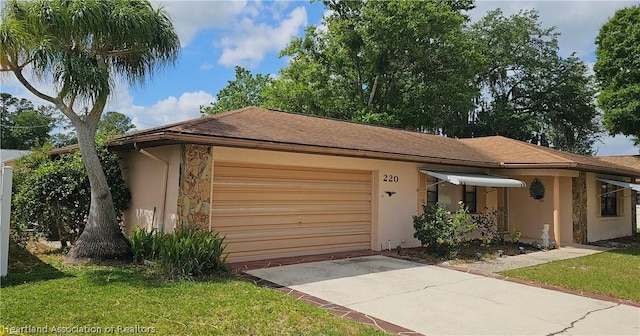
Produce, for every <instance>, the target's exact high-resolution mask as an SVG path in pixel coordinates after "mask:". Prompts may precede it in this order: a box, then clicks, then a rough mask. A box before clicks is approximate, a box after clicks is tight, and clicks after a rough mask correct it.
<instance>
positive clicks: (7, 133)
mask: <svg viewBox="0 0 640 336" xmlns="http://www.w3.org/2000/svg"><path fill="white" fill-rule="evenodd" d="M0 119H1V120H0V127H1V128H0V140H1V142H0V147H2V148H6V149H31V148H32V147H38V146H42V145H44V144H45V142H47V141H49V140H50V134H49V133H50V132H51V131H52V130H53V128H54V126H55V124H56V118H55V113H54V107H52V106H39V107H35V106H34V105H33V103H32V102H31V101H29V100H27V99H24V98H16V97H14V96H12V95H11V94H8V93H0Z"/></svg>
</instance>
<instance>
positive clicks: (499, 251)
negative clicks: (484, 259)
mask: <svg viewBox="0 0 640 336" xmlns="http://www.w3.org/2000/svg"><path fill="white" fill-rule="evenodd" d="M503 253H504V251H503V250H498V257H500V258H502V254H503Z"/></svg>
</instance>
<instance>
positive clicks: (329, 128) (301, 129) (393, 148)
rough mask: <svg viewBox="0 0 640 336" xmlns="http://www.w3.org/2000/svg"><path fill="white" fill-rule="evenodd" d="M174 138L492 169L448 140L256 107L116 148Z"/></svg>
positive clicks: (159, 130)
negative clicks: (146, 140)
mask: <svg viewBox="0 0 640 336" xmlns="http://www.w3.org/2000/svg"><path fill="white" fill-rule="evenodd" d="M178 138H183V139H184V140H187V139H188V141H189V142H193V141H196V142H202V143H211V144H215V143H217V142H218V141H220V140H236V141H240V142H235V144H237V145H238V146H240V147H261V148H266V147H269V145H280V146H282V145H292V146H295V147H296V149H295V150H302V149H303V148H302V147H305V148H307V149H308V150H307V151H308V152H316V151H318V150H319V149H321V148H324V149H332V150H338V151H343V154H344V155H350V156H367V157H378V156H381V155H383V154H397V155H403V156H409V157H413V158H414V159H415V160H418V161H424V162H440V161H442V160H446V161H447V162H449V163H451V162H450V161H457V162H460V163H463V162H464V163H466V164H469V165H475V166H488V167H489V166H496V163H495V160H492V159H491V158H488V157H486V156H484V155H482V154H480V153H478V152H477V151H475V150H473V149H471V148H469V147H468V146H465V145H464V144H462V143H460V142H459V141H457V140H456V139H452V138H446V137H443V136H438V135H430V134H423V133H418V132H411V131H405V130H399V129H391V128H386V127H378V126H371V125H364V124H358V123H352V122H345V121H341V120H334V119H327V118H320V117H315V116H310V115H302V114H295V113H286V112H279V111H273V110H267V109H263V108H257V107H247V108H243V109H240V110H236V111H230V112H225V113H221V114H217V115H212V116H208V117H204V118H199V119H194V120H189V121H185V122H181V123H176V124H172V125H167V126H162V127H156V128H153V129H149V130H143V131H139V132H134V133H131V134H128V135H125V136H123V137H121V138H118V139H116V142H121V143H123V144H126V143H132V142H136V143H140V144H142V143H143V142H144V141H145V139H148V140H149V141H152V140H153V141H160V140H161V139H165V140H169V139H174V140H177V139H178ZM257 142H259V143H257ZM243 144H244V146H243ZM287 148H290V149H291V148H292V147H287ZM283 150H284V149H283Z"/></svg>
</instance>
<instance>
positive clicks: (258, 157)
mask: <svg viewBox="0 0 640 336" xmlns="http://www.w3.org/2000/svg"><path fill="white" fill-rule="evenodd" d="M111 147H112V149H113V150H116V151H118V152H119V153H120V155H121V157H122V162H123V174H124V175H125V180H126V181H127V183H128V185H129V187H130V189H131V193H132V202H131V205H130V208H129V210H128V211H127V212H126V214H125V219H124V221H125V223H124V224H125V228H126V230H127V231H129V230H131V228H133V227H136V226H141V227H146V228H152V227H155V228H159V229H160V230H163V231H165V232H170V231H172V230H173V229H174V228H176V226H178V225H191V226H196V227H200V228H203V229H206V230H215V231H217V232H220V233H222V234H224V235H226V237H227V238H226V242H227V243H228V246H227V252H229V260H230V261H246V260H258V259H268V258H275V257H288V256H299V255H310V254H320V253H329V252H339V251H352V250H366V249H371V250H382V249H388V248H395V247H396V246H402V247H415V246H419V241H418V240H416V239H415V238H413V233H414V229H413V222H412V216H413V215H416V214H417V213H419V212H420V211H421V205H422V204H423V203H439V204H441V205H444V206H447V207H449V208H452V209H453V208H455V207H456V206H457V202H458V201H460V200H462V201H464V202H465V203H466V205H467V206H468V207H469V208H470V210H471V211H472V212H482V211H485V209H501V211H502V212H503V214H504V220H502V221H501V222H500V226H501V229H503V230H508V231H513V230H514V229H517V230H520V231H521V232H522V236H523V237H524V238H530V239H535V240H537V241H540V237H541V234H542V229H543V226H544V225H545V224H548V225H549V228H550V229H549V235H550V237H551V240H553V241H555V242H556V243H557V244H558V245H562V244H566V243H574V242H576V243H586V242H590V241H597V240H601V239H608V238H613V237H619V236H628V235H631V234H632V230H633V227H635V225H636V224H635V214H634V213H633V212H634V211H635V206H632V201H631V188H637V187H640V185H638V184H634V183H631V182H632V181H635V179H636V178H638V177H640V170H638V169H633V168H629V167H624V166H620V165H617V164H615V163H610V162H606V161H602V160H599V159H597V158H594V157H588V156H582V155H576V154H570V153H565V152H561V151H557V150H553V149H549V148H544V147H539V146H535V145H531V144H528V143H524V142H521V141H516V140H512V139H508V138H505V137H500V136H492V137H483V138H474V139H461V140H458V139H453V138H447V137H443V136H438V135H430V134H423V133H419V132H412V131H406V130H400V129H392V128H386V127H378V126H371V125H363V124H357V123H352V122H346V121H339V120H333V119H327V118H321V117H314V116H310V115H301V114H294V113H285V112H279V111H273V110H267V109H262V108H256V107H247V108H243V109H240V110H235V111H230V112H226V113H221V114H217V115H213V116H208V117H204V118H200V119H194V120H189V121H184V122H180V123H175V124H171V125H166V126H161V127H156V128H152V129H147V130H143V131H138V132H134V133H131V134H127V135H124V136H122V137H120V138H117V139H115V140H114V141H113V142H112V146H111ZM532 186H533V187H532ZM532 196H535V199H534V198H533V197H532Z"/></svg>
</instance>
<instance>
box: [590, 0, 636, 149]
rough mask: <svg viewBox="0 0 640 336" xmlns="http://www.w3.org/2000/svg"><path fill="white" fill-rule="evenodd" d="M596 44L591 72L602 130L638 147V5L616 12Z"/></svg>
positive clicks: (604, 27) (599, 35)
mask: <svg viewBox="0 0 640 336" xmlns="http://www.w3.org/2000/svg"><path fill="white" fill-rule="evenodd" d="M596 45H597V48H596V57H597V59H596V63H595V64H594V66H593V70H594V71H595V73H596V78H597V80H598V84H599V89H600V94H599V95H598V106H599V107H600V108H601V109H602V110H603V111H604V117H603V123H604V127H605V128H606V129H607V130H608V131H609V133H610V134H611V135H615V134H624V135H628V136H633V137H634V138H635V139H636V144H638V145H640V5H637V6H633V7H628V8H623V9H620V10H618V11H617V12H616V13H615V15H614V16H613V17H612V18H611V19H609V21H607V22H606V23H605V24H604V25H603V26H602V27H601V28H600V32H599V33H598V36H597V38H596Z"/></svg>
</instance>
